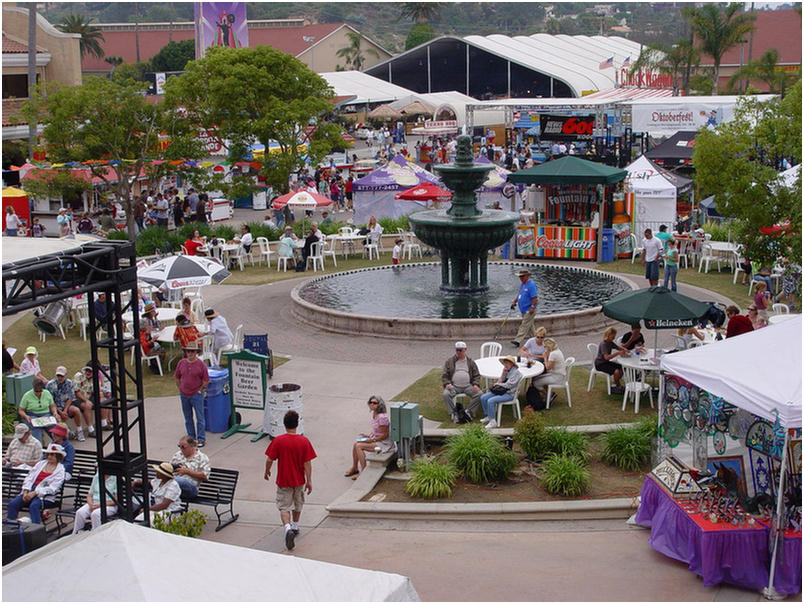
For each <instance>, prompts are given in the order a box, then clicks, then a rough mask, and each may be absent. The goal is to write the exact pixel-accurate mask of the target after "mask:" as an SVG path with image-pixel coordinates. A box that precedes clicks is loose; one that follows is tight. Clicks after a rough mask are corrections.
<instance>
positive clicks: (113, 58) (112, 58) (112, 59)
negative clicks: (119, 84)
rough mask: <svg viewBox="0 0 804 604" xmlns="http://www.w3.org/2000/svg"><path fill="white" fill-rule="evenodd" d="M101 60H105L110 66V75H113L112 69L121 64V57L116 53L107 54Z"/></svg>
mask: <svg viewBox="0 0 804 604" xmlns="http://www.w3.org/2000/svg"><path fill="white" fill-rule="evenodd" d="M103 60H104V61H106V62H107V63H108V64H109V65H111V66H112V71H111V74H112V75H114V70H115V69H117V68H118V67H119V66H120V65H122V64H123V57H119V56H117V55H109V56H108V57H106V58H105V59H103Z"/></svg>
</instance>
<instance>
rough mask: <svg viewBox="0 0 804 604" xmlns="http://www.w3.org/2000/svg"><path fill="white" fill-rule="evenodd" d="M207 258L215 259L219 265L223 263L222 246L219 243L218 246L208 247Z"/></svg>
mask: <svg viewBox="0 0 804 604" xmlns="http://www.w3.org/2000/svg"><path fill="white" fill-rule="evenodd" d="M209 257H210V258H217V259H218V260H219V261H220V262H221V263H223V246H221V244H220V243H219V244H218V245H212V244H210V245H209Z"/></svg>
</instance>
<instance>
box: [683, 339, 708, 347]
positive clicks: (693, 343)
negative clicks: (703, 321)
mask: <svg viewBox="0 0 804 604" xmlns="http://www.w3.org/2000/svg"><path fill="white" fill-rule="evenodd" d="M703 345H704V343H703V342H702V341H701V340H699V339H697V338H694V339H692V340H690V343H689V344H687V348H697V347H698V346H703Z"/></svg>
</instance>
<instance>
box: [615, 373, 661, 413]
mask: <svg viewBox="0 0 804 604" xmlns="http://www.w3.org/2000/svg"><path fill="white" fill-rule="evenodd" d="M623 380H624V382H625V392H624V393H623V408H622V410H623V411H625V406H626V405H627V404H628V395H629V394H631V395H632V396H633V397H634V413H639V398H640V396H642V393H643V392H647V393H648V397H649V398H650V406H651V408H653V390H652V388H651V386H650V384H646V383H645V372H644V371H642V370H641V369H636V368H634V367H628V366H624V367H623Z"/></svg>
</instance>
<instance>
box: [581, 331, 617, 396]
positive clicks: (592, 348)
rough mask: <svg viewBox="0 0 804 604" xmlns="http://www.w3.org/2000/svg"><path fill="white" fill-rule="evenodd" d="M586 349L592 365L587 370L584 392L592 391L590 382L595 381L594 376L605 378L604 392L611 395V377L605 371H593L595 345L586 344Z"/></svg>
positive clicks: (595, 353)
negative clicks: (587, 376) (590, 356)
mask: <svg viewBox="0 0 804 604" xmlns="http://www.w3.org/2000/svg"><path fill="white" fill-rule="evenodd" d="M586 349H587V350H588V351H589V354H591V355H592V365H591V367H590V368H589V383H588V384H587V385H586V391H587V392H591V391H592V382H594V381H595V376H596V375H602V376H603V377H604V378H606V392H607V393H608V394H609V395H611V376H610V375H609V374H608V373H606V372H605V371H598V370H597V369H595V359H596V358H597V344H587V345H586Z"/></svg>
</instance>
